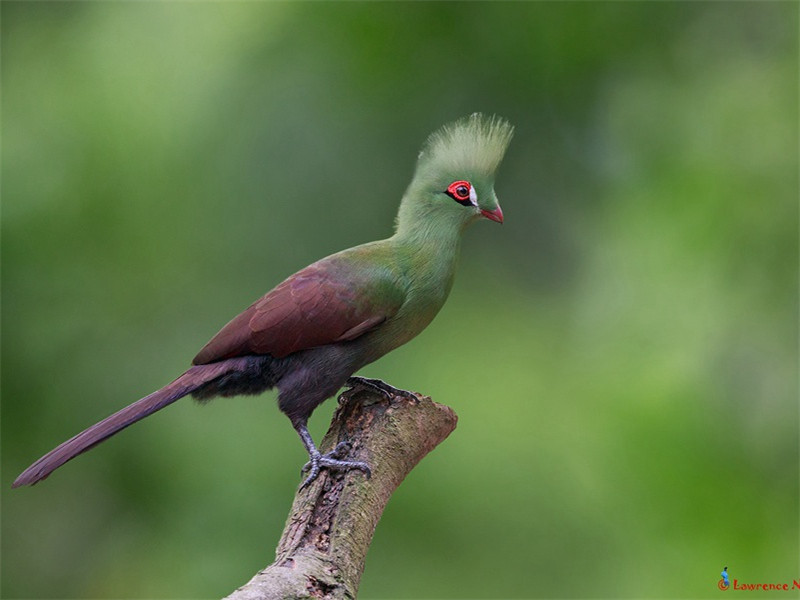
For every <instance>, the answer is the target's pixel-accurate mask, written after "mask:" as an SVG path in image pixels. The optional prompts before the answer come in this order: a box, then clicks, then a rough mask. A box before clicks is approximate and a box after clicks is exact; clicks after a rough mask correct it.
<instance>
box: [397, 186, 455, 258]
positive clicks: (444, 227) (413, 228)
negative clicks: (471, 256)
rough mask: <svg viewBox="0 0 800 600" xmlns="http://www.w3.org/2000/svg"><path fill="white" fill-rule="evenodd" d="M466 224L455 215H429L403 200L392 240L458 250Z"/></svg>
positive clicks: (421, 207)
mask: <svg viewBox="0 0 800 600" xmlns="http://www.w3.org/2000/svg"><path fill="white" fill-rule="evenodd" d="M468 223H469V220H465V219H464V218H463V217H462V216H461V215H458V214H457V213H455V214H454V213H445V212H443V213H441V214H436V215H433V214H430V213H428V212H426V210H425V208H424V207H423V206H421V205H419V204H415V203H412V202H409V201H408V199H407V198H404V199H403V201H402V202H401V204H400V210H399V211H398V213H397V220H396V225H395V234H394V236H393V239H394V240H395V241H397V242H401V243H408V244H411V245H415V246H418V247H429V246H433V247H437V246H440V247H442V249H445V248H452V249H453V250H458V244H459V241H460V240H461V233H462V232H463V231H464V228H465V227H466V226H467V224H468Z"/></svg>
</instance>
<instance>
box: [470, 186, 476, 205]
mask: <svg viewBox="0 0 800 600" xmlns="http://www.w3.org/2000/svg"><path fill="white" fill-rule="evenodd" d="M469 201H470V202H472V204H473V206H478V192H476V191H475V186H472V185H471V186H469Z"/></svg>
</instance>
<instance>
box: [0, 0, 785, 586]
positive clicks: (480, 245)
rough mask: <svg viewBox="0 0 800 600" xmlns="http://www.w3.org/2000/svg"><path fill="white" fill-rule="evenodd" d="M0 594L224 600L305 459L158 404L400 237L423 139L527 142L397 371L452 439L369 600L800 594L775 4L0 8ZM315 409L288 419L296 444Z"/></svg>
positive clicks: (389, 526)
mask: <svg viewBox="0 0 800 600" xmlns="http://www.w3.org/2000/svg"><path fill="white" fill-rule="evenodd" d="M1 10H2V87H3V98H2V101H3V104H2V109H3V111H2V130H3V140H2V150H3V152H2V159H3V160H2V192H3V205H2V217H3V221H2V254H3V269H2V283H3V292H4V294H3V305H2V316H3V338H2V367H3V380H2V490H3V492H2V509H3V510H2V532H3V537H2V545H3V546H2V551H3V552H2V555H3V573H2V594H3V596H4V597H18V598H44V597H61V598H111V597H114V598H143V597H149V598H193V597H214V596H217V597H218V596H222V595H225V594H226V593H228V592H230V591H231V590H233V589H234V588H235V587H236V586H237V585H239V584H241V583H243V582H244V581H246V580H247V578H248V577H249V576H250V575H252V574H253V573H254V572H255V571H256V570H257V569H258V568H260V567H262V566H264V565H265V564H267V563H268V562H270V560H271V557H272V551H273V547H274V542H275V541H276V540H277V538H278V536H279V532H280V530H281V528H282V526H283V520H284V518H285V515H286V513H287V511H288V508H289V503H290V500H291V497H292V494H293V490H294V486H295V485H296V484H297V482H298V468H299V466H300V465H301V464H302V463H303V460H304V455H303V450H302V447H301V445H300V443H299V442H298V440H297V439H296V436H295V433H294V432H293V431H292V429H291V427H290V426H289V423H288V421H287V420H286V419H285V417H283V416H282V415H281V414H280V413H279V412H278V411H277V409H276V408H275V407H274V396H273V395H265V396H264V397H261V398H237V399H221V400H217V401H215V402H213V403H211V404H210V405H209V406H206V407H202V408H198V407H197V406H196V405H194V404H193V403H192V402H189V401H182V402H179V403H178V404H176V405H175V406H173V407H170V408H169V409H168V410H165V411H163V412H162V413H159V414H158V415H156V416H154V417H151V418H149V419H147V420H146V421H145V422H143V423H141V424H139V425H137V426H135V427H133V428H131V429H130V430H128V431H126V432H124V433H123V434H121V435H119V436H117V437H116V438H114V439H113V440H112V441H109V442H107V443H105V444H103V445H102V446H101V447H99V448H98V449H96V450H93V451H92V452H91V453H89V454H87V455H85V456H82V457H80V458H79V459H78V460H76V461H74V462H72V463H70V464H69V465H68V466H67V467H65V468H63V469H62V470H60V471H58V472H57V473H56V474H55V475H53V477H51V478H50V479H49V480H47V481H46V482H44V483H42V484H40V485H37V486H36V487H35V488H32V489H22V490H15V491H13V492H11V491H9V486H10V483H11V481H12V480H13V478H14V477H15V476H16V474H17V473H18V472H19V471H20V470H22V469H23V468H24V467H25V466H27V464H28V463H30V462H31V461H32V460H33V459H35V458H37V457H38V456H39V455H40V454H42V453H43V452H45V451H47V450H49V449H50V448H51V447H53V446H54V445H55V444H57V443H59V442H61V441H63V440H64V439H65V438H66V437H68V436H70V435H72V434H74V433H76V432H78V431H79V430H81V429H82V428H84V427H85V426H87V425H89V424H91V423H93V422H95V421H96V420H98V419H99V418H101V417H103V416H106V415H107V414H109V413H110V412H113V411H114V410H116V409H118V408H120V407H122V406H123V405H125V404H127V403H128V402H130V401H132V400H134V399H136V398H138V397H140V396H142V395H144V394H146V393H148V392H150V391H152V390H153V389H155V388H157V387H159V386H161V385H163V384H164V383H166V382H167V381H169V380H170V379H171V378H173V377H174V376H176V375H177V374H179V373H180V372H181V371H182V369H183V368H185V366H186V365H187V362H188V360H189V359H190V358H191V357H192V356H193V355H194V353H195V351H196V350H197V349H198V348H199V347H200V346H202V344H204V343H205V342H206V341H207V339H208V338H209V337H210V336H211V335H213V334H214V333H215V332H216V330H217V329H218V328H219V327H220V326H221V325H222V324H224V323H225V322H226V321H227V320H228V319H229V318H230V317H232V316H233V315H234V314H235V313H236V312H237V311H238V310H240V309H242V308H244V307H245V306H246V305H247V304H249V303H250V302H251V301H252V300H253V299H255V298H256V297H258V296H260V295H261V294H262V293H264V292H265V291H266V290H267V289H269V288H270V287H271V286H272V285H274V284H276V283H277V282H278V281H279V280H280V279H281V278H282V277H284V276H286V275H288V274H289V273H291V272H293V271H294V270H296V269H298V268H300V267H302V266H305V265H306V264H308V263H310V262H312V261H313V260H315V259H317V258H319V257H321V256H323V255H325V254H328V253H330V252H333V251H336V250H339V249H342V248H345V247H348V246H351V245H355V244H357V243H361V242H364V241H368V240H371V239H377V238H380V237H385V236H386V235H388V234H389V233H390V230H391V223H392V219H393V216H394V211H395V209H396V205H397V201H398V200H399V197H400V195H401V194H402V191H403V189H404V186H405V185H406V183H407V181H408V179H409V177H410V174H411V171H412V168H413V164H414V159H415V156H416V152H417V151H418V149H419V146H420V144H421V143H422V141H423V140H424V138H425V136H426V135H427V134H428V133H430V132H431V131H432V130H434V129H435V128H437V127H438V126H440V125H441V124H442V123H444V122H447V121H450V120H452V119H454V118H457V117H459V116H463V115H465V114H469V113H471V112H474V111H482V112H487V113H496V114H500V115H503V116H505V117H506V118H508V119H509V120H510V121H512V122H513V123H514V124H515V125H516V126H517V131H516V137H515V140H514V142H513V143H512V146H511V149H510V151H509V154H508V156H507V158H506V160H505V162H504V164H503V166H502V167H501V172H500V174H499V176H498V182H497V194H498V197H499V198H500V201H501V203H502V205H503V209H504V211H505V214H506V224H505V225H504V226H503V227H502V228H500V227H498V226H496V225H494V224H490V223H481V224H479V225H478V226H475V227H473V228H472V230H470V231H469V232H468V233H467V235H466V238H467V239H466V240H465V243H464V246H463V251H462V259H461V265H460V270H459V274H458V277H457V280H456V285H455V288H454V291H453V293H452V295H451V298H450V300H449V302H448V304H447V305H446V306H445V309H444V310H443V312H442V314H441V315H440V316H439V317H438V318H437V320H436V321H435V322H434V323H433V325H432V326H431V327H430V328H429V330H428V331H426V332H425V333H424V334H423V335H422V336H421V337H420V338H419V339H417V340H415V341H413V342H412V343H411V344H410V345H408V346H406V347H404V348H402V349H400V350H398V351H396V352H394V353H392V354H391V355H389V356H387V357H385V358H384V359H382V360H381V361H379V362H378V363H376V364H374V365H371V366H370V367H369V368H368V369H366V370H365V371H364V372H365V374H367V375H371V376H378V377H382V378H384V379H387V380H388V381H391V382H392V383H394V384H395V385H399V386H403V387H406V388H410V389H415V390H420V391H423V392H425V393H427V394H430V395H432V396H433V397H434V399H435V400H438V401H440V402H444V403H447V404H450V405H452V406H453V407H454V408H455V409H456V411H457V412H458V413H459V416H460V424H459V427H458V429H457V430H456V432H455V433H454V434H453V435H452V436H451V437H450V438H449V439H448V440H447V442H446V443H445V444H443V445H442V446H441V447H440V448H438V449H437V450H436V451H435V452H434V453H433V454H431V455H430V456H429V457H428V458H427V459H426V460H425V461H423V463H422V464H421V465H420V466H419V467H418V468H417V469H416V470H415V471H414V472H413V473H412V475H411V476H410V477H409V479H408V480H407V481H406V482H405V483H404V484H403V485H402V486H401V488H400V489H399V490H398V492H397V494H396V495H395V497H394V498H393V499H392V501H391V503H390V504H389V507H388V509H387V511H386V513H385V515H384V518H383V520H382V521H381V523H380V525H379V527H378V530H377V534H376V537H375V541H374V544H373V547H372V550H371V552H370V555H369V557H368V561H367V567H366V573H365V575H364V580H363V584H362V594H363V597H372V598H390V597H393V598H415V597H428V598H434V597H435V598H458V597H473V598H490V597H508V598H512V597H518V598H522V597H565V598H566V597H589V596H592V597H687V598H688V597H691V598H701V597H710V596H713V595H716V594H718V593H719V592H718V590H717V589H716V581H717V579H718V573H719V572H720V571H721V569H722V567H723V566H724V565H728V566H729V569H730V571H731V573H732V576H734V577H738V578H739V579H741V580H744V581H789V580H790V579H791V578H792V577H796V576H797V568H798V545H797V544H798V538H797V532H798V525H799V524H798V512H797V509H798V467H799V465H798V411H797V390H798V373H797V369H798V351H797V342H798V322H797V321H798V299H797V293H798V264H797V263H798V259H797V257H798V235H797V224H798V206H797V195H798V175H797V167H798V143H797V141H798V115H797V106H798V58H797V57H798V34H797V22H798V5H797V4H796V3H755V2H752V3H739V2H730V3H724V2H723V3H683V2H659V3H655V2H652V3H619V2H609V3H605V2H598V3H584V2H575V3H568V2H565V3H546V2H534V3H483V2H470V3H377V4H371V3H332V4H327V3H314V2H308V3H289V2H286V3H281V2H276V3H264V4H261V3H230V4H227V3H222V2H220V3H81V2H72V3H49V2H37V3H28V2H3V3H2V7H1ZM332 404H333V402H328V403H327V404H326V405H325V406H324V407H323V408H321V409H320V410H319V411H318V412H317V413H316V414H315V417H314V419H313V423H312V425H313V427H312V432H313V433H314V434H315V436H320V435H321V434H322V433H323V432H324V430H325V426H326V424H327V422H328V419H329V416H330V412H331V410H332Z"/></svg>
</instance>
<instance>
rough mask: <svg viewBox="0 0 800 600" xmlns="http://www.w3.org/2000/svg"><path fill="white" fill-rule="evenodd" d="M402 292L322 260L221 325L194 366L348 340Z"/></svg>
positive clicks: (382, 277)
mask: <svg viewBox="0 0 800 600" xmlns="http://www.w3.org/2000/svg"><path fill="white" fill-rule="evenodd" d="M403 299H404V294H403V292H402V291H401V289H400V288H399V287H398V286H397V285H396V284H394V282H393V281H392V279H391V278H390V277H389V276H388V273H376V270H375V269H370V270H369V271H368V272H365V270H358V269H354V268H353V266H352V263H349V262H345V261H343V260H341V259H339V260H336V259H330V258H329V259H325V260H322V261H320V262H317V263H314V264H313V265H311V266H309V267H306V268H305V269H303V270H302V271H299V272H298V273H295V274H294V275H292V276H291V277H289V278H288V279H287V280H286V281H284V282H283V283H281V284H280V285H279V286H278V287H276V288H275V289H273V290H272V291H271V292H269V293H268V294H266V295H265V296H263V297H262V298H261V299H260V300H258V301H257V302H255V303H254V304H252V305H251V306H250V307H249V308H247V310H245V311H244V312H243V313H241V314H240V315H239V316H237V317H235V318H234V319H233V320H232V321H231V322H230V323H228V324H227V325H225V327H223V328H222V329H221V330H220V332H219V333H218V334H217V335H215V336H214V338H213V339H212V340H211V341H210V342H208V344H206V345H205V347H204V348H203V349H202V350H201V351H200V352H199V353H198V355H197V356H196V357H195V358H194V360H193V361H192V363H193V364H195V365H200V364H207V363H211V362H214V361H218V360H224V359H227V358H233V357H236V356H243V355H247V354H270V355H272V356H274V357H276V358H282V357H284V356H287V355H289V354H292V353H293V352H299V351H300V350H306V349H308V348H315V347H317V346H323V345H325V344H331V343H335V342H341V341H345V340H353V339H355V338H357V337H359V336H360V335H362V334H364V333H366V332H368V331H370V330H372V329H374V328H375V327H377V326H378V325H380V324H381V323H383V322H384V321H385V320H386V319H388V318H390V317H392V316H393V315H394V314H395V313H396V312H397V310H398V309H399V308H400V306H401V305H402V303H403Z"/></svg>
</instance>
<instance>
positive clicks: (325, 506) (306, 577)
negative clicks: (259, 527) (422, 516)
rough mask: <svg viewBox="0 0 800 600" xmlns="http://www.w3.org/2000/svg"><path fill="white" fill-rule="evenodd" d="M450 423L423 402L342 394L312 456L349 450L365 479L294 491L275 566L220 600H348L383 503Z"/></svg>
mask: <svg viewBox="0 0 800 600" xmlns="http://www.w3.org/2000/svg"><path fill="white" fill-rule="evenodd" d="M456 422H457V417H456V414H455V413H454V412H453V410H452V409H451V408H449V407H447V406H443V405H441V404H437V403H435V402H432V401H431V399H430V398H424V397H419V398H418V399H417V400H411V399H409V398H404V397H393V398H391V399H386V398H384V397H382V396H381V395H380V394H378V393H376V392H372V391H369V390H365V389H361V388H359V389H355V390H348V391H347V392H345V393H344V394H342V396H341V397H340V398H339V407H338V408H337V410H336V412H335V413H334V416H333V421H332V422H331V426H330V429H329V430H328V433H327V434H326V435H325V438H324V439H323V441H322V444H321V445H320V450H321V451H322V452H323V453H324V452H327V451H329V450H331V449H332V448H334V447H335V446H336V444H337V443H339V442H342V441H347V442H350V443H351V444H352V449H351V451H350V453H349V455H348V458H352V459H354V460H363V461H366V462H367V463H368V464H369V465H370V467H371V468H372V477H371V478H370V479H367V478H366V477H365V476H364V474H363V473H361V472H360V471H351V472H349V473H346V474H343V473H338V472H334V473H331V472H329V471H327V470H323V472H322V473H321V474H320V476H319V478H318V479H317V480H316V481H315V482H314V483H313V484H312V485H310V486H309V487H308V488H306V489H303V490H299V491H298V492H297V495H296V496H295V499H294V504H293V505H292V511H291V513H290V514H289V518H288V519H287V521H286V527H285V529H284V531H283V535H282V536H281V540H280V543H279V544H278V548H277V551H276V558H275V562H274V563H272V564H271V565H270V566H268V567H266V568H265V569H263V570H262V571H259V572H258V573H257V574H256V575H255V577H253V578H252V579H251V580H250V581H249V582H248V583H247V584H245V585H244V586H242V587H240V588H239V589H238V590H236V591H235V592H233V593H232V594H231V595H230V596H228V597H227V600H276V599H283V598H326V599H328V598H329V599H339V598H355V597H356V594H357V592H358V585H359V582H360V581H361V574H362V572H363V570H364V559H365V558H366V556H367V550H368V549H369V545H370V543H371V542H372V535H373V533H374V532H375V527H376V525H377V524H378V521H379V520H380V518H381V514H383V509H384V507H385V506H386V503H387V502H388V501H389V498H390V497H391V495H392V494H393V493H394V490H395V489H397V486H399V485H400V483H401V482H402V481H403V479H405V477H406V475H408V473H409V472H410V471H411V469H413V468H414V467H415V466H416V464H417V463H418V462H419V461H420V460H422V458H423V457H424V456H425V455H426V454H427V453H428V452H430V451H431V450H433V449H434V448H435V447H436V446H437V445H438V444H439V443H440V442H442V441H443V440H444V439H445V438H446V437H447V436H448V435H449V434H450V433H451V432H452V431H453V429H455V427H456Z"/></svg>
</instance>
